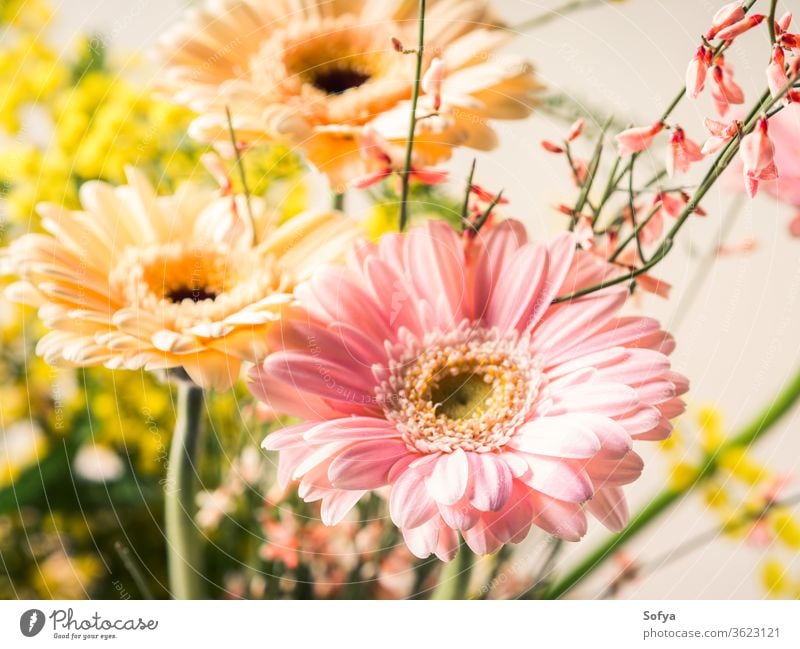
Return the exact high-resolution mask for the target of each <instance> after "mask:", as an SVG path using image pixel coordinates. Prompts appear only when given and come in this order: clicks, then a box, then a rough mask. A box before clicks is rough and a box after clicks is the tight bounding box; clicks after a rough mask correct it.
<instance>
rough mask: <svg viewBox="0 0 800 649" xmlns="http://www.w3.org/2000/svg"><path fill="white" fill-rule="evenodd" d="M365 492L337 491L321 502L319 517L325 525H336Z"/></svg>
mask: <svg viewBox="0 0 800 649" xmlns="http://www.w3.org/2000/svg"><path fill="white" fill-rule="evenodd" d="M365 493H367V492H366V491H337V492H335V493H333V494H331V495H330V496H328V497H327V498H324V499H323V501H322V508H321V511H320V517H321V518H322V522H323V523H324V524H325V525H338V524H339V523H341V522H342V519H343V518H344V517H345V516H346V515H347V512H349V511H350V510H351V509H352V508H353V507H354V506H355V504H356V503H357V502H358V501H359V500H360V499H361V497H362V496H363V495H364V494H365Z"/></svg>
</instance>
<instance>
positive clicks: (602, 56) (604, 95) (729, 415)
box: [55, 0, 800, 598]
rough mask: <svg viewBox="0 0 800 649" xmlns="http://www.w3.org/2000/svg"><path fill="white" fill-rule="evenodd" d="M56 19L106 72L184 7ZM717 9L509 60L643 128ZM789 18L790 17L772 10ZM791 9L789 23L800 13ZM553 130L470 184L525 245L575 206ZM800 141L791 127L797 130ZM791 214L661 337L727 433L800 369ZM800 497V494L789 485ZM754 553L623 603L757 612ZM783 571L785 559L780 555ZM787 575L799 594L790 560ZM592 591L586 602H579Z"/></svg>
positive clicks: (697, 564) (516, 1)
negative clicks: (648, 601) (526, 234)
mask: <svg viewBox="0 0 800 649" xmlns="http://www.w3.org/2000/svg"><path fill="white" fill-rule="evenodd" d="M55 4H57V5H58V7H57V14H58V16H59V23H58V25H57V32H58V34H59V36H60V38H61V40H62V41H63V42H64V43H65V46H66V43H67V42H68V40H69V38H70V37H71V36H72V35H74V34H76V33H78V32H83V33H86V32H87V31H90V30H100V31H101V32H102V33H104V34H105V36H106V38H107V40H108V43H109V44H110V45H111V46H112V49H113V50H114V51H115V52H118V53H119V54H118V56H119V57H120V58H121V59H122V60H123V61H125V60H126V58H127V56H128V55H126V54H125V53H126V52H127V53H138V54H143V53H144V52H145V51H146V48H147V46H148V45H149V44H151V43H152V42H153V40H154V39H155V38H156V36H157V34H158V33H160V32H161V31H162V30H163V28H164V27H165V26H167V25H168V24H170V23H171V22H172V21H173V20H174V19H175V18H176V17H177V16H178V15H179V13H180V11H181V9H182V7H183V6H185V4H186V3H185V0H124V1H123V0H63V1H62V2H61V3H60V5H59V3H57V2H56V3H55ZM560 4H562V3H561V2H559V1H558V0H556V1H553V0H550V1H547V2H528V1H526V0H498V1H497V6H498V11H499V13H500V14H501V15H502V16H503V17H504V18H505V19H506V20H507V21H508V22H509V23H510V24H517V23H520V22H522V21H523V20H525V19H527V18H530V17H532V16H536V15H538V14H539V13H541V12H543V11H545V10H548V9H552V8H554V7H557V6H559V5H560ZM721 4H723V2H722V0H719V1H715V2H710V1H708V0H668V1H667V0H665V1H658V0H629V1H628V2H623V3H611V4H608V5H606V6H603V7H600V8H596V9H590V10H585V11H582V12H579V13H574V14H571V15H570V16H568V17H566V18H564V19H563V20H559V21H556V22H552V23H550V24H548V25H547V26H546V27H543V28H540V29H537V30H535V31H532V32H530V33H526V34H524V35H522V36H521V37H520V39H519V40H518V42H517V43H516V44H515V45H514V47H513V49H514V50H515V51H517V52H521V53H524V54H526V55H527V56H528V57H530V58H531V59H532V60H533V61H535V63H536V65H537V67H538V69H539V72H540V75H541V77H542V79H543V80H544V82H545V83H546V84H547V85H548V86H549V87H550V88H552V89H558V90H559V91H561V92H563V93H567V94H569V95H571V96H573V97H574V98H575V99H577V100H579V101H586V102H588V103H589V104H592V105H597V106H599V107H603V108H605V109H607V110H610V111H612V112H613V113H614V114H615V115H616V116H618V117H619V118H620V119H623V120H631V121H633V122H636V123H647V122H649V121H653V120H654V119H656V117H657V116H658V115H659V114H660V113H661V111H662V110H663V108H664V107H665V106H666V104H667V103H668V101H669V100H670V99H671V98H672V96H673V95H674V94H675V92H676V90H677V89H678V88H679V87H680V84H681V83H682V79H683V75H684V71H685V68H686V63H687V62H688V60H689V58H690V57H691V55H692V54H693V52H694V49H695V47H696V45H697V41H698V36H699V34H701V33H702V32H704V31H705V29H706V28H707V26H708V22H709V18H710V16H711V15H712V14H713V13H714V11H715V10H716V9H717V8H718V7H719V6H720V5H721ZM784 8H786V7H784ZM796 8H797V7H795V9H796ZM762 32H763V30H759V31H758V33H752V34H748V35H747V36H746V37H744V38H742V39H741V40H742V45H741V47H740V45H739V44H738V43H737V48H736V50H735V53H733V54H732V55H731V56H730V60H731V61H732V62H733V63H734V64H735V66H736V73H737V80H738V81H739V82H740V83H741V84H742V86H743V87H744V88H745V90H746V91H747V92H748V93H749V94H748V96H749V97H754V96H755V93H756V92H758V93H760V92H761V91H762V89H763V88H764V87H765V81H764V67H765V65H766V56H767V54H768V46H767V45H766V44H765V39H766V33H765V32H763V33H762ZM707 114H709V115H710V114H711V106H710V103H709V100H708V98H707V97H706V98H704V99H703V100H701V101H699V102H696V103H692V104H690V105H689V106H686V107H684V108H683V109H681V110H679V111H678V112H677V113H676V117H675V119H676V120H677V121H679V122H680V123H681V124H682V125H683V126H684V127H685V128H686V130H687V132H688V134H689V135H690V136H692V137H695V138H697V139H701V138H702V136H703V132H702V128H701V124H702V119H703V117H704V116H705V115H707ZM564 128H565V127H564V125H563V124H561V123H559V122H557V121H553V120H552V119H551V118H548V117H546V116H538V117H534V118H532V119H530V120H527V121H524V122H519V123H516V122H514V123H506V124H502V125H500V127H499V129H498V130H499V132H500V135H501V142H502V145H501V146H500V148H499V149H498V150H497V151H495V152H493V153H491V154H482V155H480V156H479V158H478V174H477V178H478V179H479V182H481V183H482V184H485V185H487V186H489V187H492V188H501V187H502V188H505V191H506V196H508V197H509V198H510V199H511V205H510V209H509V212H510V213H513V214H514V215H515V216H516V217H517V218H520V219H523V220H524V221H525V222H526V223H527V224H528V225H529V227H530V228H531V230H532V231H533V232H547V231H552V230H555V229H556V228H558V227H559V219H558V217H555V216H554V213H553V211H552V209H550V207H549V206H551V205H553V204H555V203H558V202H560V201H562V200H565V201H570V200H573V198H574V193H573V191H572V188H571V186H570V183H569V182H568V176H567V173H566V169H565V167H564V166H563V164H562V161H561V160H558V159H557V158H555V157H553V156H551V155H549V154H546V153H544V152H543V151H542V150H541V148H540V147H539V144H538V142H539V140H540V139H541V138H542V137H557V136H559V135H560V134H561V133H563V131H564ZM798 128H800V126H798ZM470 159H471V155H466V154H459V155H458V157H457V158H456V162H455V165H454V167H455V168H456V169H457V170H464V169H465V167H466V166H467V165H468V163H469V160H470ZM732 198H733V197H732V195H731V194H730V192H729V191H727V190H726V189H724V188H722V187H716V188H715V189H714V191H712V193H711V195H710V196H709V197H708V198H707V199H706V200H705V201H704V202H703V205H704V207H705V208H706V210H707V211H708V212H709V214H710V217H709V218H708V219H706V220H705V221H702V222H701V221H699V220H697V221H696V222H694V223H693V224H692V227H691V228H686V229H685V230H684V231H683V232H682V233H681V237H680V239H679V241H678V244H677V245H676V247H675V250H674V252H673V253H672V254H671V256H670V258H669V259H668V260H667V261H666V262H665V263H664V264H663V266H662V267H660V268H659V269H658V275H660V276H663V277H664V278H666V279H667V280H669V281H670V282H671V283H672V284H673V285H674V286H675V289H674V291H673V296H672V298H671V299H670V300H669V301H663V300H660V299H658V298H649V299H647V300H646V301H645V302H644V303H643V305H642V308H643V309H644V310H645V311H646V312H647V313H648V314H651V315H655V316H657V317H659V318H661V319H662V321H663V322H664V323H665V325H666V326H667V328H669V329H672V326H671V322H672V321H673V319H674V318H675V317H676V305H677V304H678V302H679V301H680V298H681V295H682V293H683V292H684V291H685V290H686V289H687V288H688V284H689V280H690V278H691V276H692V274H693V271H694V267H695V263H696V262H695V260H694V258H693V257H692V256H691V255H690V254H689V250H690V249H698V250H700V251H704V250H706V249H708V248H709V247H712V246H714V245H716V244H715V243H714V241H713V238H714V233H715V232H716V231H717V228H718V227H719V224H720V222H721V220H722V218H723V217H724V215H725V213H726V207H727V206H729V204H730V203H731V201H732ZM791 213H792V212H791V210H790V209H789V208H787V207H785V206H781V205H777V204H776V203H775V202H774V201H772V200H771V199H768V198H766V197H759V198H758V200H756V201H753V202H751V203H749V204H748V205H747V208H746V211H745V213H744V214H743V215H742V216H741V217H740V220H739V221H738V222H737V225H736V227H735V229H734V232H733V234H732V235H731V239H732V240H734V241H738V240H741V239H742V238H744V237H747V236H755V237H757V239H758V241H759V248H758V250H757V251H756V252H755V253H752V254H749V255H746V256H741V257H737V258H729V259H724V260H722V261H721V262H719V263H718V264H716V265H715V266H714V267H713V270H712V271H711V272H710V273H709V276H708V278H707V280H706V282H705V284H704V287H703V289H702V291H701V293H700V295H699V298H698V299H697V300H696V302H695V303H694V306H693V307H692V308H691V311H690V312H689V313H686V314H684V317H683V318H682V321H681V323H680V326H679V327H678V328H677V329H673V332H674V333H675V335H676V336H677V339H678V349H677V351H676V353H675V355H674V365H675V367H676V368H677V369H679V370H680V371H682V372H683V373H685V374H687V375H688V376H689V377H690V378H691V381H692V390H691V393H690V394H689V400H690V401H691V402H692V403H695V404H697V403H705V402H714V403H716V404H718V405H719V406H720V407H721V408H722V409H723V410H724V412H725V416H726V422H727V424H728V426H729V427H730V428H731V429H737V428H738V427H740V426H742V425H743V424H745V423H746V422H747V421H749V419H750V418H751V417H752V416H753V415H754V414H755V413H756V412H757V411H758V410H759V409H760V408H761V407H762V406H763V405H764V404H765V402H766V401H767V400H768V399H770V397H771V395H773V394H774V393H775V392H776V391H777V390H778V389H779V388H780V387H781V385H782V384H783V383H784V382H785V381H786V380H787V378H788V377H789V376H790V374H791V372H792V370H793V368H794V367H795V366H797V365H800V326H799V325H800V240H791V239H789V237H788V236H787V234H786V232H787V223H788V220H789V218H790V216H791ZM799 423H800V417H798V412H794V413H792V415H791V416H789V417H787V418H786V419H785V420H784V421H783V423H782V425H781V426H780V428H779V429H777V430H775V431H774V432H773V434H772V435H771V436H770V438H769V440H768V441H767V442H766V443H763V444H761V445H760V446H759V447H758V449H757V454H758V456H759V457H760V459H762V460H763V461H764V462H767V463H769V465H770V466H771V467H773V468H774V469H776V470H778V469H780V470H797V469H798V457H799V456H800V426H799V425H798V424H799ZM645 454H646V457H647V458H648V459H649V460H650V461H649V462H648V465H647V468H646V470H645V475H644V477H643V478H642V479H641V480H640V481H639V482H638V483H636V484H635V485H633V486H632V487H629V488H628V493H629V494H630V500H631V501H632V502H633V503H634V507H635V506H636V505H637V504H641V503H642V502H644V501H646V500H647V496H648V495H649V494H651V493H653V492H654V491H655V490H656V489H658V488H660V487H661V486H662V483H663V481H664V478H665V475H666V466H665V462H664V460H663V459H662V457H661V456H660V455H659V454H658V453H657V452H649V451H645ZM798 484H799V485H800V482H798ZM713 524H714V519H713V518H712V516H711V515H710V514H709V513H708V512H706V511H705V510H704V506H703V504H702V502H701V501H700V499H699V498H698V497H697V496H694V497H689V498H687V500H686V501H685V502H684V503H682V505H681V506H680V507H679V508H678V509H677V510H675V511H673V512H672V513H671V514H669V515H667V516H665V517H664V518H663V519H662V520H661V522H660V523H659V524H657V525H655V526H653V527H652V529H651V530H650V531H649V532H647V533H646V534H645V535H644V536H643V537H642V538H641V539H639V540H638V541H637V542H636V543H635V544H633V545H632V551H633V552H634V554H635V555H636V556H638V557H641V558H647V557H653V556H659V555H661V553H663V552H664V551H665V550H667V549H669V548H670V546H672V545H674V544H676V543H679V542H680V541H681V540H682V539H686V538H688V537H690V536H692V535H694V534H697V533H699V532H702V531H705V530H707V529H710V528H711V526H712V525H713ZM597 528H598V526H597V525H594V526H593V528H592V532H591V533H590V535H589V537H588V538H587V539H586V540H585V541H584V542H583V543H581V544H579V545H576V546H574V547H571V548H570V555H569V556H574V555H577V554H579V553H581V552H583V551H585V550H587V549H588V548H590V547H591V546H592V544H593V543H594V542H595V541H596V538H597V534H598V533H600V534H602V530H598V529H597ZM761 556H762V553H761V552H759V551H756V550H753V549H751V548H748V547H746V546H743V545H738V546H737V544H736V543H734V542H732V541H729V540H724V539H721V540H718V541H716V542H715V543H714V544H712V545H710V546H708V547H707V548H706V549H704V550H701V551H698V552H696V553H694V554H693V555H691V556H689V557H687V558H684V559H682V560H680V561H677V562H673V563H671V564H670V565H668V566H667V567H665V568H663V569H662V570H660V571H659V572H657V573H656V574H655V575H653V576H652V577H650V578H648V579H647V580H646V581H645V582H644V583H640V584H637V585H634V586H632V587H631V588H629V589H628V590H627V591H626V595H627V596H629V597H636V598H754V597H761V596H762V594H763V591H762V590H761V588H760V586H759V579H758V566H759V561H760V557H761ZM784 557H785V555H784ZM793 569H794V570H793V572H794V574H795V575H796V576H797V577H798V578H800V560H795V561H794V565H793ZM596 593H597V588H595V587H594V586H590V587H587V588H586V589H585V590H584V591H582V594H583V595H585V596H587V597H591V596H594V595H595V594H596Z"/></svg>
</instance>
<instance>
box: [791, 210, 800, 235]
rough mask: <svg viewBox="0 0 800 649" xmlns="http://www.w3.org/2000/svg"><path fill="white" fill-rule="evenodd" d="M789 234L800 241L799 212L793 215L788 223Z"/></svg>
mask: <svg viewBox="0 0 800 649" xmlns="http://www.w3.org/2000/svg"><path fill="white" fill-rule="evenodd" d="M789 234H790V235H792V236H793V237H794V238H795V239H800V212H798V213H797V214H795V215H794V217H793V218H792V220H791V221H789Z"/></svg>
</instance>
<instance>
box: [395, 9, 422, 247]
mask: <svg viewBox="0 0 800 649" xmlns="http://www.w3.org/2000/svg"><path fill="white" fill-rule="evenodd" d="M424 48H425V0H419V33H418V38H417V51H416V57H417V66H416V69H415V71H414V88H413V90H412V93H411V117H410V118H409V123H408V140H407V141H406V159H405V163H404V164H403V176H402V178H401V181H402V190H401V195H400V232H402V231H403V230H405V229H406V226H407V225H408V188H409V183H410V180H411V159H412V156H413V154H414V133H415V132H416V130H417V102H418V101H419V84H420V80H421V77H422V56H423V50H424Z"/></svg>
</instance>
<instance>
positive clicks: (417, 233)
mask: <svg viewBox="0 0 800 649" xmlns="http://www.w3.org/2000/svg"><path fill="white" fill-rule="evenodd" d="M404 262H405V267H406V269H407V270H408V271H409V272H410V276H411V278H412V280H413V282H414V287H415V289H416V292H417V294H418V296H419V297H420V298H421V299H423V300H427V301H428V303H429V304H431V305H435V304H437V302H438V300H439V298H443V299H444V300H445V302H446V304H447V309H446V312H445V313H444V314H443V316H444V320H441V319H440V320H439V321H438V324H439V325H440V326H443V327H452V326H454V325H456V324H458V323H459V322H461V320H462V319H463V317H464V315H465V306H466V305H465V298H466V290H465V289H466V277H465V275H464V273H465V270H464V249H463V247H462V245H461V241H460V240H459V238H458V236H457V235H456V233H455V231H454V230H453V228H451V227H450V225H449V224H447V223H445V222H443V221H428V222H427V223H426V227H424V228H422V227H420V228H414V229H413V230H411V232H409V233H408V235H407V238H406V247H405V259H404Z"/></svg>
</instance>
